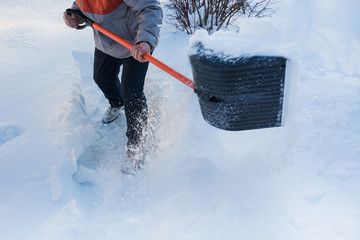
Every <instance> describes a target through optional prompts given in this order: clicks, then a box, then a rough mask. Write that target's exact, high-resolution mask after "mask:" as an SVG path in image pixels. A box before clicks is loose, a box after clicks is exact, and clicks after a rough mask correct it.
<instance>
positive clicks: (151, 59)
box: [91, 23, 194, 89]
mask: <svg viewBox="0 0 360 240" xmlns="http://www.w3.org/2000/svg"><path fill="white" fill-rule="evenodd" d="M91 26H92V27H93V28H94V29H96V30H98V31H99V32H102V33H103V34H105V35H106V36H108V37H110V38H111V39H113V40H114V41H116V42H118V43H120V44H121V45H123V46H124V47H126V48H127V49H129V50H131V48H132V47H133V46H134V45H133V44H132V43H130V42H129V41H126V40H125V39H123V38H121V37H119V36H118V35H116V34H115V33H113V32H111V31H109V30H108V29H106V28H104V27H102V26H101V25H99V24H97V23H92V25H91ZM143 58H145V59H146V60H148V61H149V62H151V63H152V64H154V65H155V66H157V67H159V68H160V69H162V70H163V71H165V72H167V73H168V74H170V75H171V76H173V77H174V78H176V79H178V80H179V81H181V82H182V83H184V84H185V85H186V86H188V87H190V88H192V89H194V81H193V80H191V79H189V78H187V77H185V76H184V75H182V74H181V73H179V72H178V71H176V70H174V69H173V68H171V67H169V66H168V65H166V64H165V63H163V62H161V61H159V60H158V59H156V58H154V57H153V56H151V55H150V54H149V53H145V54H144V55H143Z"/></svg>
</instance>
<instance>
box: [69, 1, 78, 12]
mask: <svg viewBox="0 0 360 240" xmlns="http://www.w3.org/2000/svg"><path fill="white" fill-rule="evenodd" d="M71 9H76V10H80V8H79V5H78V4H77V3H76V1H74V2H73V4H72V6H71Z"/></svg>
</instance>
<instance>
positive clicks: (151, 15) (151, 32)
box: [124, 0, 163, 49]
mask: <svg viewBox="0 0 360 240" xmlns="http://www.w3.org/2000/svg"><path fill="white" fill-rule="evenodd" d="M124 3H125V4H127V5H128V6H129V7H130V8H132V9H133V10H135V11H136V12H137V15H136V16H137V20H138V23H139V28H138V31H137V34H136V38H135V43H136V44H137V43H140V42H148V43H149V44H150V46H151V48H152V49H154V48H155V47H156V45H157V44H158V42H159V38H160V27H161V25H162V19H163V13H162V9H161V5H160V2H159V1H157V0H124Z"/></svg>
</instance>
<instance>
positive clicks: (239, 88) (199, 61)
mask: <svg viewBox="0 0 360 240" xmlns="http://www.w3.org/2000/svg"><path fill="white" fill-rule="evenodd" d="M66 12H67V14H69V15H71V14H75V15H77V16H80V17H81V18H82V19H83V20H84V23H83V24H82V25H80V26H79V27H77V29H83V28H86V27H87V26H90V27H92V28H94V29H96V30H98V31H99V32H101V33H103V34H105V35H106V36H108V37H110V38H111V39H113V40H114V41H116V42H118V43H119V44H121V45H122V46H124V47H126V48H128V49H129V50H130V49H131V48H132V47H133V44H132V43H130V42H128V41H127V40H125V39H123V38H121V37H119V36H118V35H116V34H114V33H113V32H111V31H109V30H108V29H106V28H104V27H102V26H101V25H99V24H97V23H96V22H94V21H92V20H91V19H89V18H88V17H86V16H85V15H84V14H83V12H81V11H79V10H74V9H67V10H66ZM193 48H194V50H195V51H192V52H195V54H192V55H191V56H190V63H191V66H192V72H193V76H194V79H195V82H194V81H193V80H191V79H189V78H187V77H186V76H184V75H182V74H181V73H179V72H177V71H176V70H174V69H172V68H171V67H169V66H167V65H166V64H164V63H163V62H161V61H159V60H158V59H156V58H155V57H153V56H152V55H150V54H148V53H145V54H144V55H143V57H144V59H146V60H148V61H149V62H151V63H152V64H154V65H155V66H157V67H159V68H160V69H162V70H163V71H165V72H167V73H168V74H170V75H171V76H173V77H175V78H176V79H178V80H180V81H181V82H182V83H184V84H185V85H187V86H188V87H190V88H192V89H193V90H194V92H195V93H196V94H197V96H198V99H199V103H200V108H201V113H202V116H203V118H204V120H205V121H206V122H208V123H209V124H210V125H212V126H214V127H217V128H219V129H223V130H230V131H239V130H249V129H258V128H267V127H279V126H281V118H282V107H283V97H284V84H285V83H284V82H285V68H286V61H287V59H286V58H284V57H273V56H253V57H240V58H232V59H227V60H224V59H222V58H220V57H217V56H216V55H213V54H211V50H209V49H205V48H204V47H203V45H202V44H201V43H200V42H199V43H197V44H194V46H193ZM209 53H210V54H209Z"/></svg>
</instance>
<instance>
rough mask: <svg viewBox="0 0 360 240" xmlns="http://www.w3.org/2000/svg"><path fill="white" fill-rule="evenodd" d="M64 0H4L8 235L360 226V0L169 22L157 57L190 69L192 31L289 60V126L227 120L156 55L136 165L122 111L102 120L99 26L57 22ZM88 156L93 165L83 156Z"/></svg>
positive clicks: (326, 231)
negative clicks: (231, 125) (145, 134)
mask: <svg viewBox="0 0 360 240" xmlns="http://www.w3.org/2000/svg"><path fill="white" fill-rule="evenodd" d="M70 2H71V1H70ZM70 2H66V1H59V0H56V1H38V0H34V1H27V2H23V1H19V0H15V1H8V2H4V3H2V14H1V15H0V20H1V26H0V52H1V57H0V81H1V88H0V112H1V115H0V189H1V191H0V239H6V240H13V239H59V240H60V239H277V240H279V239H280V240H281V239H301V240H302V239H312V240H315V239H327V240H328V239H348V240H357V239H360V230H359V224H360V205H359V203H360V193H359V191H358V186H359V184H360V174H359V172H360V161H359V159H360V147H359V146H360V127H359V123H358V122H359V118H360V111H359V110H360V107H359V100H360V91H359V90H360V70H359V67H358V65H359V64H358V62H359V56H360V41H359V39H360V29H359V27H358V22H359V16H358V9H359V7H360V3H359V1H357V0H344V1H341V3H340V2H339V1H336V0H326V1H325V0H317V1H313V0H301V1H300V0H283V1H281V2H280V3H279V4H278V5H277V6H278V9H277V13H276V14H275V15H274V16H273V17H272V18H271V19H269V18H266V19H261V20H257V19H256V20H254V19H240V20H239V21H238V23H237V24H238V25H239V27H240V31H239V33H233V32H229V31H226V30H224V31H222V32H218V33H215V34H214V35H212V36H207V35H205V34H204V32H202V31H199V32H198V33H197V34H196V35H195V36H193V37H192V38H190V37H189V36H187V35H185V34H183V33H180V32H175V31H174V28H173V27H171V26H169V25H167V24H165V25H164V27H163V28H162V32H161V42H160V45H159V46H158V48H157V49H156V51H155V52H154V56H155V57H157V58H158V59H160V60H161V61H163V62H165V63H167V64H168V65H170V66H172V67H174V68H175V69H176V70H178V71H179V72H181V73H183V74H184V75H186V76H189V77H192V76H191V66H190V63H189V60H188V51H189V49H190V46H191V44H192V43H193V42H194V41H195V40H202V41H203V42H204V43H206V44H207V45H208V46H211V47H212V48H214V49H215V50H217V51H220V52H221V51H222V52H225V53H229V54H233V55H239V54H254V53H263V54H268V53H275V51H276V53H279V54H285V55H286V56H288V57H289V58H291V61H292V62H293V63H294V64H293V65H291V74H289V75H288V77H287V79H286V84H288V86H290V89H289V91H287V100H286V103H287V108H288V111H287V112H286V116H285V117H286V121H285V125H284V126H283V127H281V128H271V129H261V130H251V131H239V132H227V131H222V130H219V129H216V128H214V127H211V126H210V125H208V124H207V123H206V122H205V121H204V120H203V118H202V116H201V112H200V108H199V104H198V100H197V98H196V95H195V94H194V93H193V92H192V91H191V89H190V88H188V87H187V86H185V85H184V84H182V83H181V82H179V81H177V80H175V79H173V78H172V77H170V76H168V75H167V74H166V73H163V72H162V71H161V70H159V69H157V68H156V67H155V66H151V67H150V69H149V72H148V75H147V82H146V90H145V91H146V95H147V98H148V104H149V110H150V119H149V120H150V129H151V132H152V134H150V139H151V141H150V142H151V144H150V148H151V151H150V154H149V156H148V157H147V159H146V160H147V163H146V165H145V168H144V169H143V171H142V172H140V173H139V175H137V176H136V177H134V176H123V175H121V174H119V173H118V169H119V168H120V167H121V164H122V162H123V161H124V145H125V142H126V138H125V133H124V131H125V119H124V115H122V117H121V118H120V119H119V120H117V121H116V122H115V123H113V124H109V125H106V126H104V125H103V124H101V123H100V119H101V116H102V114H103V112H104V111H105V109H106V107H107V103H106V100H105V99H104V98H103V97H102V95H101V94H100V92H99V91H98V90H97V88H96V87H95V85H94V83H93V82H92V79H91V64H92V60H91V59H92V54H93V41H92V32H91V30H90V29H86V30H83V31H75V30H72V29H69V28H67V27H66V26H65V25H64V23H63V20H62V11H63V10H65V9H66V8H67V7H69V6H70V4H71V3H70ZM237 39H238V40H239V41H237ZM247 40H248V41H247ZM94 155H95V159H98V160H99V161H100V163H98V164H100V168H99V170H98V172H95V171H93V170H92V169H90V168H86V167H84V166H80V167H79V170H77V165H76V162H77V161H79V160H81V159H88V158H91V157H93V156H94ZM75 173H77V175H76V174H75ZM74 174H75V176H77V177H78V178H73V175H74ZM81 177H83V178H87V179H90V180H92V181H93V182H94V184H93V185H82V184H79V183H78V182H79V181H80V180H81V179H79V178H81ZM77 181H78V182H77Z"/></svg>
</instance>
